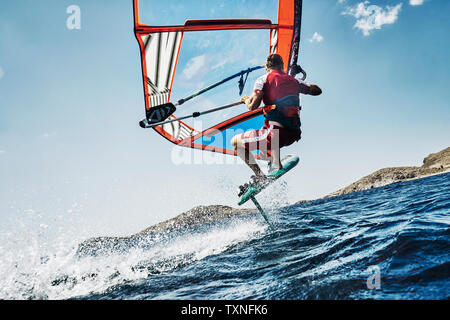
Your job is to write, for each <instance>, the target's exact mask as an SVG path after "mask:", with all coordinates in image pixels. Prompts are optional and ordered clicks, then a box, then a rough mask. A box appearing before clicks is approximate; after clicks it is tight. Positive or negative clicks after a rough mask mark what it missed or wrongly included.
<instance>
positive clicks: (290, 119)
mask: <svg viewBox="0 0 450 320" xmlns="http://www.w3.org/2000/svg"><path fill="white" fill-rule="evenodd" d="M267 104H268V106H267V107H272V108H268V109H271V110H266V108H267V107H264V115H265V117H266V120H267V121H276V122H279V123H280V124H281V125H283V127H285V128H287V129H291V130H299V129H300V126H301V122H300V110H301V107H300V98H299V96H298V95H288V96H285V97H283V98H281V99H278V100H275V101H271V102H270V103H267ZM271 105H272V106H271Z"/></svg>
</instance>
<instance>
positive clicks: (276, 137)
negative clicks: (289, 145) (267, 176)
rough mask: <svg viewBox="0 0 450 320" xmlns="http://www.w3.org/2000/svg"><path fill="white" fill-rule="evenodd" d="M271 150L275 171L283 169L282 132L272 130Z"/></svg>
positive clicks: (272, 166)
mask: <svg viewBox="0 0 450 320" xmlns="http://www.w3.org/2000/svg"><path fill="white" fill-rule="evenodd" d="M270 150H271V153H272V165H271V168H273V169H281V168H283V165H282V164H281V159H280V130H279V129H272V137H271V143H270Z"/></svg>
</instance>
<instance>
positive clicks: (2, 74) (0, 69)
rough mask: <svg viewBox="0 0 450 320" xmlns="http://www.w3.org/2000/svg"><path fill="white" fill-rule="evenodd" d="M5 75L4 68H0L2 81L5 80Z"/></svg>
mask: <svg viewBox="0 0 450 320" xmlns="http://www.w3.org/2000/svg"><path fill="white" fill-rule="evenodd" d="M4 75H5V72H4V71H3V69H2V67H0V79H1V78H3V76H4Z"/></svg>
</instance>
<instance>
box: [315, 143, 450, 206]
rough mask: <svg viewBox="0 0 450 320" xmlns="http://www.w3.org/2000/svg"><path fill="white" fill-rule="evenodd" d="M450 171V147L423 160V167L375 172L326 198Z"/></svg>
mask: <svg viewBox="0 0 450 320" xmlns="http://www.w3.org/2000/svg"><path fill="white" fill-rule="evenodd" d="M449 171H450V147H448V148H446V149H444V150H442V151H440V152H437V153H432V154H430V155H429V156H427V157H426V158H425V159H423V165H422V166H421V167H393V168H384V169H380V170H378V171H375V172H373V173H371V174H369V175H367V176H365V177H363V178H361V179H359V180H358V181H356V182H354V183H352V184H350V185H349V186H346V187H344V188H342V189H339V190H337V191H335V192H333V193H330V194H329V195H327V196H325V197H324V198H329V197H334V196H340V195H343V194H347V193H352V192H357V191H362V190H367V189H372V188H378V187H382V186H386V185H389V184H392V183H397V182H401V181H408V180H412V179H420V178H425V177H428V176H431V175H436V174H441V173H446V172H449Z"/></svg>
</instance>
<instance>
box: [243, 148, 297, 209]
mask: <svg viewBox="0 0 450 320" xmlns="http://www.w3.org/2000/svg"><path fill="white" fill-rule="evenodd" d="M299 161H300V158H299V157H297V156H293V155H288V156H286V157H285V158H283V159H282V160H281V164H282V166H283V167H282V168H281V169H279V170H274V171H272V172H270V173H269V174H268V175H267V178H268V180H267V182H266V183H262V184H259V185H255V186H250V187H249V188H248V190H247V191H246V192H245V193H244V194H243V195H242V196H241V198H240V199H239V202H238V205H243V204H244V203H246V202H247V201H248V200H250V199H251V198H252V197H254V196H256V195H257V194H259V193H260V192H261V191H263V190H264V189H265V188H267V187H268V186H269V185H270V184H272V183H273V182H275V181H276V180H278V179H279V178H281V177H282V176H283V175H284V174H286V173H287V172H289V171H290V170H291V169H293V168H294V167H295V166H296V165H297V164H298V162H299Z"/></svg>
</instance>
